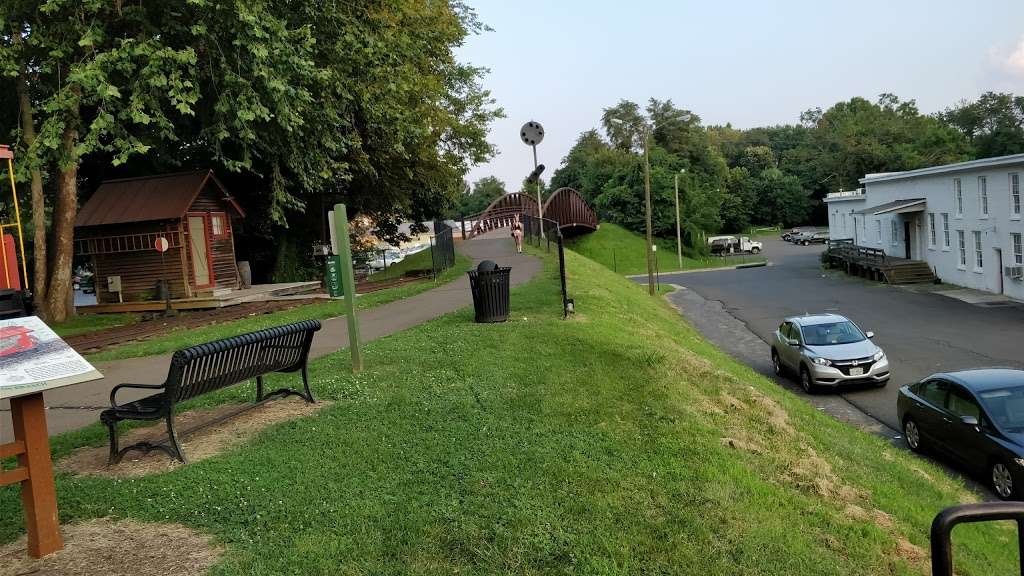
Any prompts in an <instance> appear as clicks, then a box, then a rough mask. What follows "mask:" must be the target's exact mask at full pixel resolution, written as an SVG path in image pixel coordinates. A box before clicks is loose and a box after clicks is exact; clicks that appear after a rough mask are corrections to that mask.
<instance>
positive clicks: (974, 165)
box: [860, 154, 1024, 184]
mask: <svg viewBox="0 0 1024 576" xmlns="http://www.w3.org/2000/svg"><path fill="white" fill-rule="evenodd" d="M1008 164H1024V154H1010V155H1009V156H997V157H995V158H982V159H981V160H970V161H968V162H957V163H956V164H945V165H942V166H930V167H928V168H920V169H918V170H907V171H906V172H886V173H881V174H868V175H866V176H864V177H863V178H861V179H860V183H861V184H870V183H872V182H884V181H886V180H903V179H906V178H917V177H920V176H933V175H936V174H946V173H950V172H962V171H964V170H975V169H978V168H995V167H998V166H1006V165H1008Z"/></svg>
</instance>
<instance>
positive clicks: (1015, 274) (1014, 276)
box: [1004, 266, 1024, 280]
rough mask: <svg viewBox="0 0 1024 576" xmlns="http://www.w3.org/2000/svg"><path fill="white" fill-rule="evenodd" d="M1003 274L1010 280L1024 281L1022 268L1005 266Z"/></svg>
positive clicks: (1023, 268)
mask: <svg viewBox="0 0 1024 576" xmlns="http://www.w3.org/2000/svg"><path fill="white" fill-rule="evenodd" d="M1004 273H1005V275H1006V276H1009V277H1010V279H1011V280H1024V266H1007V267H1006V269H1005V270H1004Z"/></svg>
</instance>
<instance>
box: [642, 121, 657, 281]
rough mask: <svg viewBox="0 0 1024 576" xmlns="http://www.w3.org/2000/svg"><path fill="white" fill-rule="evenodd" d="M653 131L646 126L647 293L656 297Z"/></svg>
mask: <svg viewBox="0 0 1024 576" xmlns="http://www.w3.org/2000/svg"><path fill="white" fill-rule="evenodd" d="M650 139H651V131H650V129H649V128H648V127H647V126H644V204H645V211H646V212H647V291H648V292H649V293H650V295H651V296H654V295H655V293H656V289H655V286H654V249H653V248H652V246H653V245H654V235H653V233H652V231H651V152H650Z"/></svg>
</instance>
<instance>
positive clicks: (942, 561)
mask: <svg viewBox="0 0 1024 576" xmlns="http://www.w3.org/2000/svg"><path fill="white" fill-rule="evenodd" d="M999 520H1013V521H1015V522H1017V549H1018V551H1019V556H1018V558H1021V559H1024V502H983V503H981V504H964V505H961V506H953V507H952V508H946V509H945V510H943V511H942V512H939V514H938V515H937V516H935V519H934V520H932V531H931V541H932V576H953V544H952V534H953V528H955V527H956V526H957V525H959V524H968V523H974V522H995V521H999ZM1019 562H1020V574H1021V575H1022V576H1024V561H1020V560H1019Z"/></svg>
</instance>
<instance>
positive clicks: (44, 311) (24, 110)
mask: <svg viewBox="0 0 1024 576" xmlns="http://www.w3.org/2000/svg"><path fill="white" fill-rule="evenodd" d="M17 89H18V107H19V108H20V109H21V134H22V140H23V141H24V142H25V148H26V149H29V148H31V147H32V144H33V143H34V142H35V141H36V126H35V121H34V119H33V117H32V116H33V114H32V101H31V99H30V98H29V95H28V84H27V82H26V81H25V72H24V71H22V72H21V73H20V74H18V84H17ZM30 174H31V187H32V258H33V262H32V284H31V288H32V292H33V294H34V296H35V298H34V301H35V305H36V311H37V314H38V315H39V316H42V317H43V318H44V319H49V317H50V313H49V312H50V311H49V306H47V304H46V288H47V280H48V278H47V274H46V272H47V271H46V198H45V197H44V196H43V175H42V173H41V172H40V170H39V169H38V168H33V169H32V170H31V171H30ZM24 282H26V283H27V282H28V279H27V278H26V279H25V280H24Z"/></svg>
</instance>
